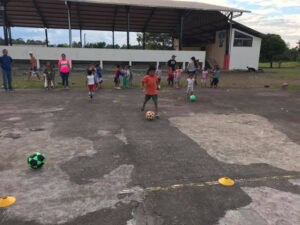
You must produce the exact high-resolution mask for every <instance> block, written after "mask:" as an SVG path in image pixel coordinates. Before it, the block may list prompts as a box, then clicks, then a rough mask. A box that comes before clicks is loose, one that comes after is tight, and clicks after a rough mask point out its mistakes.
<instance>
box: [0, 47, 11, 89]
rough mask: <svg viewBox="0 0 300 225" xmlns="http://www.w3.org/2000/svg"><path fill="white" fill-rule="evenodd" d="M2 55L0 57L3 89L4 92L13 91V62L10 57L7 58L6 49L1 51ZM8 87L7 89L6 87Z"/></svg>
mask: <svg viewBox="0 0 300 225" xmlns="http://www.w3.org/2000/svg"><path fill="white" fill-rule="evenodd" d="M2 53H3V55H2V56H1V57H0V62H1V68H2V75H3V87H4V90H5V91H8V90H10V91H13V87H12V73H11V71H12V66H13V60H12V58H11V57H10V56H8V51H7V49H3V51H2ZM7 86H8V87H7Z"/></svg>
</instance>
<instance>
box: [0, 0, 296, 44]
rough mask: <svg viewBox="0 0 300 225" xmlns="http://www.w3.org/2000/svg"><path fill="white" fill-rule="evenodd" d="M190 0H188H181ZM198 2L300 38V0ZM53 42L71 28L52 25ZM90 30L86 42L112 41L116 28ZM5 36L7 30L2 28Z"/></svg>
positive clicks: (35, 34) (31, 32) (40, 33)
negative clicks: (233, 11)
mask: <svg viewBox="0 0 300 225" xmlns="http://www.w3.org/2000/svg"><path fill="white" fill-rule="evenodd" d="M180 1H186V0H180ZM188 1H195V2H197V1H198V2H205V3H209V4H216V5H223V6H228V7H234V8H241V9H246V10H250V11H251V13H244V14H243V16H241V17H238V18H236V19H235V20H236V21H237V22H240V23H242V24H244V25H246V26H249V27H251V28H253V29H255V30H258V31H260V32H262V33H265V34H267V33H276V34H280V35H281V36H282V38H283V39H284V40H285V42H287V43H288V45H289V46H290V47H295V46H296V43H297V41H298V40H300V0H209V1H205V0H188ZM48 32H49V33H48V35H49V41H50V44H59V43H68V30H62V29H60V30H59V29H49V30H48ZM83 33H85V34H86V42H100V41H105V42H107V43H109V44H111V42H112V32H104V31H83ZM72 35H73V41H79V40H80V38H79V31H78V30H73V32H72ZM0 36H3V32H0ZM12 36H13V38H14V39H16V38H23V39H24V40H27V39H36V40H44V39H45V33H44V30H43V29H37V28H13V29H12ZM115 41H116V43H118V44H119V45H123V44H126V34H125V33H124V32H116V33H115ZM130 43H131V44H136V43H137V42H136V34H135V33H131V34H130Z"/></svg>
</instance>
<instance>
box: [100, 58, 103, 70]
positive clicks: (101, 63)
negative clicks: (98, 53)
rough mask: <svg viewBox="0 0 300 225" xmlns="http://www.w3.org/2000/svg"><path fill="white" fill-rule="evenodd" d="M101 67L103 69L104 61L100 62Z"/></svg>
mask: <svg viewBox="0 0 300 225" xmlns="http://www.w3.org/2000/svg"><path fill="white" fill-rule="evenodd" d="M100 66H101V68H102V69H103V60H100Z"/></svg>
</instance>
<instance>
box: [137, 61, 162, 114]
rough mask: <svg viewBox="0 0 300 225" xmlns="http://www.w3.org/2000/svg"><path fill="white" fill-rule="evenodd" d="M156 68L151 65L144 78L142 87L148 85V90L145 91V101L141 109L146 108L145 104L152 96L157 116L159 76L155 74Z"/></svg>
mask: <svg viewBox="0 0 300 225" xmlns="http://www.w3.org/2000/svg"><path fill="white" fill-rule="evenodd" d="M155 70H156V68H155V67H154V66H150V68H149V69H148V72H147V75H146V76H145V77H144V78H143V80H142V89H144V86H145V85H146V92H145V101H144V104H143V107H142V109H141V111H142V112H143V111H144V110H145V106H146V104H147V102H148V101H149V100H150V99H151V98H152V100H153V102H154V106H155V116H156V117H158V103H157V101H158V95H157V94H158V91H157V87H158V77H157V76H156V75H155Z"/></svg>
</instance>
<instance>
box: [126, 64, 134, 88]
mask: <svg viewBox="0 0 300 225" xmlns="http://www.w3.org/2000/svg"><path fill="white" fill-rule="evenodd" d="M127 75H128V77H129V78H128V85H129V87H131V88H132V87H133V73H132V71H131V66H128V67H127Z"/></svg>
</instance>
